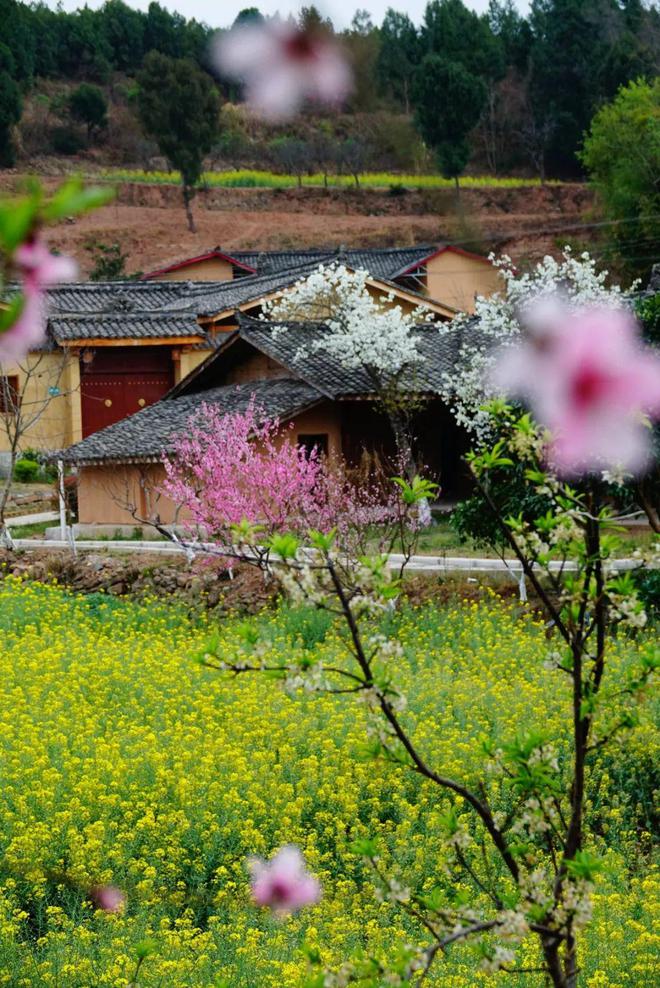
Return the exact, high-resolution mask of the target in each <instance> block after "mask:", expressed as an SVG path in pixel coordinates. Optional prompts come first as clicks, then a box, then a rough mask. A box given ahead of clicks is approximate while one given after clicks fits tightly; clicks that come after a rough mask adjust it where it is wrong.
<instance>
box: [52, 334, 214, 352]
mask: <svg viewBox="0 0 660 988" xmlns="http://www.w3.org/2000/svg"><path fill="white" fill-rule="evenodd" d="M206 342H207V340H206V339H205V337H204V336H202V335H201V334H200V335H199V336H149V337H142V338H140V337H138V338H137V339H136V338H135V337H123V338H121V339H108V338H107V337H80V338H79V339H76V340H57V344H58V346H61V347H63V348H64V349H65V350H68V349H76V350H79V349H80V348H81V347H92V346H93V347H118V346H122V347H126V346H187V345H191V344H194V343H206Z"/></svg>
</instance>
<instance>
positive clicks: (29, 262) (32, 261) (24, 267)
mask: <svg viewBox="0 0 660 988" xmlns="http://www.w3.org/2000/svg"><path fill="white" fill-rule="evenodd" d="M14 260H15V262H16V264H17V266H18V268H19V270H20V272H21V276H22V279H23V284H24V285H25V286H26V287H27V286H32V287H34V288H41V289H43V288H49V287H50V286H51V285H58V284H60V283H61V282H64V281H73V280H74V278H75V277H76V276H77V274H78V265H77V264H76V262H75V261H74V260H73V259H72V258H71V257H65V256H64V255H62V256H60V255H58V254H51V252H50V251H49V250H48V248H47V247H46V245H45V243H44V242H43V241H42V240H40V239H39V238H38V237H35V238H34V239H33V240H31V241H29V242H28V243H25V244H22V245H21V246H20V247H19V248H18V250H17V251H16V254H15V255H14Z"/></svg>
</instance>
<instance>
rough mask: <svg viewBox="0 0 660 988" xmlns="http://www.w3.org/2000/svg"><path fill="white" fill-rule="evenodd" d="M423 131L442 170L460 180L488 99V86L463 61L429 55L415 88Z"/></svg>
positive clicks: (417, 113)
mask: <svg viewBox="0 0 660 988" xmlns="http://www.w3.org/2000/svg"><path fill="white" fill-rule="evenodd" d="M413 102H414V104H415V116H416V120H417V124H418V126H419V129H420V133H421V135H422V137H423V138H424V140H425V141H426V143H427V144H428V145H429V147H431V148H432V149H433V150H434V151H435V153H436V156H437V159H438V165H439V167H440V171H441V172H442V174H443V175H444V176H445V177H447V178H454V179H456V180H458V176H459V175H460V174H461V172H462V171H463V170H464V168H465V166H466V164H467V162H468V158H469V156H470V146H469V143H468V140H467V136H468V134H469V133H470V131H471V130H472V128H473V127H474V126H475V124H476V123H477V121H478V120H479V117H480V115H481V111H482V109H483V107H484V104H485V102H486V88H485V86H484V84H483V82H482V81H481V79H479V78H478V76H476V75H472V74H471V73H470V72H469V71H468V70H467V69H465V68H464V67H463V66H462V65H461V64H460V63H459V62H454V61H450V60H448V59H447V58H445V57H442V56H440V55H427V56H426V57H425V58H424V60H423V61H422V64H421V66H420V68H419V72H418V74H417V77H416V79H415V86H414V89H413Z"/></svg>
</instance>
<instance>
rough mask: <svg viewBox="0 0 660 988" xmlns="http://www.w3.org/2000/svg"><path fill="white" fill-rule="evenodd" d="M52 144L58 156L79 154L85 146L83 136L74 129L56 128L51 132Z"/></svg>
mask: <svg viewBox="0 0 660 988" xmlns="http://www.w3.org/2000/svg"><path fill="white" fill-rule="evenodd" d="M50 144H51V147H52V149H53V151H55V153H56V154H78V152H79V151H81V150H82V149H83V148H84V146H85V142H84V141H83V139H82V137H81V135H80V134H79V133H78V131H77V130H74V128H73V127H55V128H54V129H53V130H52V131H51V135H50Z"/></svg>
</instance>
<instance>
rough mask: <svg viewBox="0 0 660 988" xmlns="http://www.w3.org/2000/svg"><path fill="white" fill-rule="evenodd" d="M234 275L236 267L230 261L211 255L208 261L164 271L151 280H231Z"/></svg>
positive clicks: (150, 279)
mask: <svg viewBox="0 0 660 988" xmlns="http://www.w3.org/2000/svg"><path fill="white" fill-rule="evenodd" d="M233 277H234V269H233V267H232V265H231V264H230V263H229V261H224V260H223V259H222V258H221V257H209V258H208V260H206V261H197V262H196V263H195V264H187V265H186V266H185V267H183V268H176V269H175V270H174V271H164V272H163V273H162V274H157V275H154V276H153V277H152V278H149V281H231V280H232V279H233Z"/></svg>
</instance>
